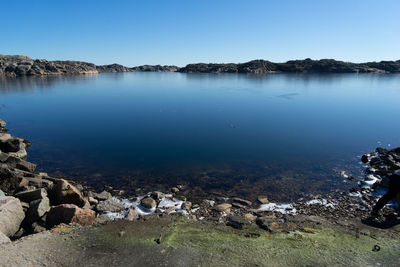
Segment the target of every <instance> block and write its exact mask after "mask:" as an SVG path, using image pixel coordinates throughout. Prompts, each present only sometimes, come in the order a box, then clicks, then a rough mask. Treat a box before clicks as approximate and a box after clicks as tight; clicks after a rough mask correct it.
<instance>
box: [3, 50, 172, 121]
mask: <svg viewBox="0 0 400 267" xmlns="http://www.w3.org/2000/svg"><path fill="white" fill-rule="evenodd" d="M178 69H179V68H178V67H176V66H160V65H155V66H152V65H143V66H138V67H133V68H128V67H125V66H122V65H120V64H110V65H101V66H96V65H95V64H93V63H88V62H81V61H60V60H57V61H48V60H44V59H31V58H29V57H26V56H6V55H0V77H20V76H34V75H76V74H97V73H100V72H139V71H154V72H161V71H163V72H165V71H177V70H178ZM0 127H1V124H0Z"/></svg>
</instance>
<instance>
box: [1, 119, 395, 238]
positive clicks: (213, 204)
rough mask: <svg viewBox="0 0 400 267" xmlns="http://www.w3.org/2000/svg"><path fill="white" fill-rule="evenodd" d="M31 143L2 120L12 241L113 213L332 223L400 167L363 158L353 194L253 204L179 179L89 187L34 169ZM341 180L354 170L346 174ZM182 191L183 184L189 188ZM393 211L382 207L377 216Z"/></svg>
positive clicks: (358, 209) (4, 209) (262, 223)
mask: <svg viewBox="0 0 400 267" xmlns="http://www.w3.org/2000/svg"><path fill="white" fill-rule="evenodd" d="M30 145H31V143H30V142H29V141H27V140H24V139H22V138H18V137H14V136H12V135H10V134H8V133H7V129H6V123H5V122H4V121H2V120H0V151H1V152H0V236H1V242H9V241H10V239H11V240H15V239H19V238H21V237H23V236H26V235H30V234H35V233H39V232H42V231H46V230H48V229H51V228H53V227H57V226H58V225H59V224H76V225H82V226H88V225H93V224H98V223H100V224H102V223H107V222H110V221H112V220H115V219H122V220H128V221H136V220H146V219H147V218H149V217H154V216H156V217H160V216H165V215H169V214H179V215H181V216H184V217H187V218H189V219H190V220H193V221H203V220H205V221H207V220H211V221H217V222H219V223H223V224H226V225H227V226H231V227H234V228H236V229H242V228H243V227H244V225H246V224H247V223H254V224H256V225H258V226H259V227H260V228H261V229H265V230H267V231H272V230H273V228H274V225H275V224H276V223H282V222H284V221H285V220H288V218H291V217H296V216H298V215H307V216H319V217H323V218H325V219H328V220H331V221H337V220H340V221H346V220H348V219H352V218H353V219H354V218H366V217H367V216H368V213H369V211H370V209H371V206H372V205H373V204H374V203H375V202H376V201H377V198H378V197H379V194H377V193H375V191H376V190H375V189H376V188H379V187H385V186H387V185H386V183H385V176H387V175H388V174H389V173H392V172H394V171H398V170H399V169H400V149H399V148H396V149H392V150H386V149H382V148H378V149H377V152H374V153H370V154H367V155H363V156H362V161H363V163H364V164H369V165H370V166H367V165H365V167H366V176H365V179H364V180H363V181H359V182H358V185H359V186H358V187H354V188H353V189H352V190H351V192H350V193H349V192H337V194H330V195H326V196H319V197H315V198H314V199H308V200H305V199H300V200H299V201H298V202H296V203H287V204H278V203H270V202H269V200H268V197H267V196H258V197H257V203H254V202H251V201H249V200H246V199H242V198H239V197H235V198H228V197H217V198H214V199H203V200H202V201H200V202H199V203H192V202H190V201H189V200H187V198H186V197H185V196H183V194H181V192H182V191H183V189H185V188H184V186H182V185H176V187H172V188H170V191H169V192H160V191H152V192H148V193H147V194H144V195H138V196H126V195H124V192H123V191H120V190H114V189H113V188H111V187H109V186H106V187H105V188H104V189H105V190H104V191H102V192H95V191H93V190H92V189H91V188H90V187H84V186H82V185H81V184H79V183H76V182H73V181H69V180H66V179H62V178H55V177H51V176H49V175H48V174H47V173H43V172H39V173H38V172H36V165H35V164H33V163H30V162H28V161H26V159H27V152H26V148H27V147H29V146H30ZM343 178H345V179H348V180H352V179H354V177H353V176H351V175H349V174H346V173H343ZM186 190H187V188H186ZM392 213H393V209H392V207H387V208H385V209H384V211H383V213H382V214H383V216H382V217H381V218H380V220H381V222H385V221H387V217H388V216H391V214H392Z"/></svg>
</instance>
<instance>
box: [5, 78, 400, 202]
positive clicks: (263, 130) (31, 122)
mask: <svg viewBox="0 0 400 267" xmlns="http://www.w3.org/2000/svg"><path fill="white" fill-rule="evenodd" d="M399 117H400V75H367V74H363V75H361V74H360V75H356V74H351V75H348V74H341V75H334V74H331V75H294V74H291V75H285V74H272V75H261V76H258V75H236V74H226V75H217V74H181V73H117V74H114V73H104V74H100V75H93V76H73V77H53V78H34V77H32V78H21V79H14V80H2V81H1V82H0V118H2V119H4V120H5V121H6V122H7V123H8V128H9V129H10V132H11V133H12V134H13V135H16V136H19V137H23V138H26V139H28V140H30V141H32V142H33V145H32V147H31V148H30V149H29V160H31V161H33V162H35V163H37V164H39V168H41V169H44V170H46V171H47V172H49V173H55V172H60V173H63V174H65V175H66V176H67V177H71V176H72V177H75V178H79V179H81V180H85V181H87V182H88V183H89V184H91V185H93V186H95V187H97V188H100V187H101V186H102V185H103V184H111V185H113V186H115V187H118V188H122V189H125V190H128V191H130V192H132V193H135V190H139V188H141V189H142V190H144V191H145V190H150V189H152V188H158V189H165V188H168V187H170V186H174V185H176V184H178V183H180V184H184V185H187V186H188V187H189V188H190V190H191V196H192V197H204V196H206V195H208V194H213V195H229V196H234V195H235V196H243V197H247V198H251V199H254V197H256V196H257V195H258V194H266V195H268V196H269V197H270V198H271V199H272V200H275V201H288V200H293V199H295V198H298V197H303V196H308V194H310V193H323V192H327V191H330V190H335V189H343V188H346V187H349V186H351V185H350V184H348V183H344V182H343V178H341V177H340V175H339V173H340V171H342V170H345V171H348V172H351V173H352V174H354V175H359V174H360V173H359V170H360V167H361V165H360V164H359V158H358V156H360V155H361V154H362V153H366V152H369V151H372V150H374V149H375V148H376V147H377V146H384V147H388V146H389V147H395V146H399V145H400V134H399V133H400V123H399V121H400V120H399Z"/></svg>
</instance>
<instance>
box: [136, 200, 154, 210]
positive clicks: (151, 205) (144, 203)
mask: <svg viewBox="0 0 400 267" xmlns="http://www.w3.org/2000/svg"><path fill="white" fill-rule="evenodd" d="M140 205H142V206H143V208H145V209H149V210H151V209H154V208H155V207H156V206H157V202H156V201H155V200H154V199H152V198H151V197H145V198H143V199H142V200H141V201H140Z"/></svg>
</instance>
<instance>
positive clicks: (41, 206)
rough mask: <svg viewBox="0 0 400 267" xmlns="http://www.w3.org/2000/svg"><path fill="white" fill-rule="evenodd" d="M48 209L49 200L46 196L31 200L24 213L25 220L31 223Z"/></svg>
mask: <svg viewBox="0 0 400 267" xmlns="http://www.w3.org/2000/svg"><path fill="white" fill-rule="evenodd" d="M49 210H50V200H49V199H48V198H47V197H44V198H43V199H38V200H35V201H32V202H31V203H30V205H29V210H28V212H27V213H26V217H25V221H26V222H27V223H32V222H34V221H37V220H39V219H40V218H41V217H43V216H44V215H45V214H46V213H47V212H48V211H49Z"/></svg>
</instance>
